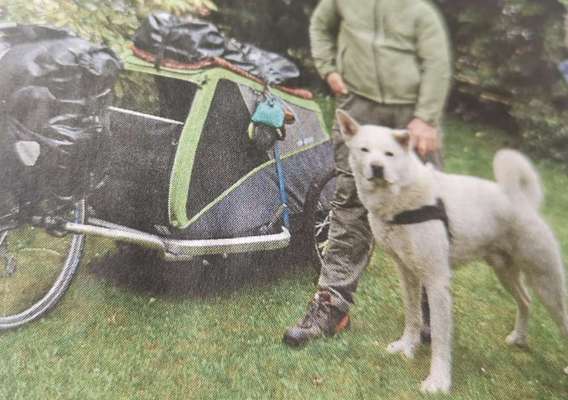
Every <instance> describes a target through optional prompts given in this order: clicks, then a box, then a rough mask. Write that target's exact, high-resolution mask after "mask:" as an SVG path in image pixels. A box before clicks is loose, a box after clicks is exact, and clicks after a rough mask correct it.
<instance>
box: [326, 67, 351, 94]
mask: <svg viewBox="0 0 568 400" xmlns="http://www.w3.org/2000/svg"><path fill="white" fill-rule="evenodd" d="M325 80H326V82H327V84H328V85H329V88H330V89H331V91H332V92H333V94H334V95H336V96H339V95H346V94H347V93H348V90H347V85H346V84H345V82H344V81H343V78H342V77H341V75H340V74H339V73H337V72H332V73H331V74H329V75H328V76H327V77H326V78H325Z"/></svg>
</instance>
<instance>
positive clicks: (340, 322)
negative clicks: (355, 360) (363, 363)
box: [284, 0, 451, 346]
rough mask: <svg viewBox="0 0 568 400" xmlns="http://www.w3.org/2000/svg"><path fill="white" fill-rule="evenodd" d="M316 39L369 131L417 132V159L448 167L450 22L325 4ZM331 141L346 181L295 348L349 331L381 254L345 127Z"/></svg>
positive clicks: (413, 8)
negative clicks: (357, 295) (362, 285)
mask: <svg viewBox="0 0 568 400" xmlns="http://www.w3.org/2000/svg"><path fill="white" fill-rule="evenodd" d="M310 40H311V45H312V55H313V58H314V61H315V65H316V68H317V69H318V71H319V73H320V74H321V77H322V78H323V79H324V80H325V81H326V82H327V84H328V85H329V87H330V89H331V91H332V92H333V93H334V94H335V95H336V97H337V104H338V107H339V108H340V109H342V110H345V111H347V112H348V113H349V114H350V115H351V116H353V117H354V118H355V119H356V120H357V121H358V122H359V123H361V124H375V125H383V126H390V127H392V128H406V129H408V130H409V132H410V135H411V139H412V141H413V143H414V145H415V148H416V151H417V153H418V155H419V156H421V158H422V159H423V160H425V161H430V162H432V163H433V164H434V165H435V166H437V167H438V168H441V162H442V159H441V152H440V148H441V132H440V129H439V126H440V121H441V118H442V113H443V110H444V106H445V103H446V99H447V96H448V92H449V88H450V80H451V61H450V49H449V41H448V36H447V31H446V28H445V25H444V22H443V20H442V18H441V16H440V14H439V12H438V11H437V9H436V8H435V7H434V6H433V5H432V4H431V3H430V2H429V1H427V0H320V3H319V4H318V6H317V7H316V10H315V11H314V14H313V16H312V19H311V25H310ZM332 139H333V143H334V147H335V164H336V171H337V178H336V193H335V197H334V200H333V203H332V204H333V210H332V220H331V226H330V230H329V245H328V248H327V251H326V254H325V257H324V262H323V265H322V269H321V274H320V278H319V282H318V291H317V293H316V295H315V297H314V299H313V300H312V301H311V302H310V305H309V308H308V311H307V314H306V315H305V317H304V318H302V319H301V320H300V321H298V323H297V324H296V325H294V326H292V327H290V328H289V329H288V330H286V332H285V334H284V342H285V343H287V344H288V345H291V346H298V345H302V344H305V343H306V342H308V341H309V340H311V339H314V338H318V337H322V336H332V335H334V334H335V333H337V332H340V331H341V330H343V329H345V328H347V327H348V326H349V322H350V321H349V315H348V311H349V308H350V306H351V305H352V304H353V302H354V299H353V294H354V292H355V291H356V289H357V284H358V281H359V278H360V277H361V274H362V273H363V270H364V269H365V267H366V266H367V264H368V262H369V259H370V255H371V252H372V249H373V236H372V233H371V231H370V227H369V223H368V221H367V212H366V210H365V209H364V207H363V206H362V204H361V202H360V201H359V199H358V197H357V191H356V188H355V182H354V179H353V175H352V173H351V170H350V167H349V163H348V150H347V147H346V146H345V144H344V143H343V140H342V138H341V134H340V132H339V128H338V127H337V124H336V126H335V127H334V129H333V136H332ZM425 311H427V310H425Z"/></svg>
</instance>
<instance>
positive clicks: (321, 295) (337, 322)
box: [283, 291, 350, 347]
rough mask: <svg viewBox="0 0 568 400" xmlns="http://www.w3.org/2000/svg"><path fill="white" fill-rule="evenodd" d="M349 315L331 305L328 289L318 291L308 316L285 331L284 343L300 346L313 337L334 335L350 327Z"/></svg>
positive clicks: (311, 302) (310, 305)
mask: <svg viewBox="0 0 568 400" xmlns="http://www.w3.org/2000/svg"><path fill="white" fill-rule="evenodd" d="M349 323H350V321H349V315H348V314H347V313H346V312H343V311H341V310H339V309H338V308H337V307H335V306H332V305H331V295H330V294H329V292H327V291H321V292H318V293H316V295H315V297H314V298H313V299H312V301H310V304H309V306H308V312H307V313H306V316H305V317H304V318H303V319H301V320H300V321H298V323H297V324H296V325H294V326H293V327H291V328H288V329H287V330H286V332H285V333H284V339H283V340H284V343H286V344H287V345H288V346H292V347H298V346H302V345H304V344H306V343H307V342H309V341H310V340H312V339H316V338H320V337H323V336H333V335H335V334H336V333H339V332H341V331H343V330H345V329H348V328H349Z"/></svg>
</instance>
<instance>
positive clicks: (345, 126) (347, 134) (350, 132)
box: [335, 110, 360, 140]
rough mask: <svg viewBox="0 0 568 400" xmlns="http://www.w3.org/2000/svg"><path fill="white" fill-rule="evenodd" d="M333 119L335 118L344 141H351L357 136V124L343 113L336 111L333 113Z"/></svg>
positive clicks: (358, 127)
mask: <svg viewBox="0 0 568 400" xmlns="http://www.w3.org/2000/svg"><path fill="white" fill-rule="evenodd" d="M335 117H336V118H337V123H338V124H339V129H340V130H341V133H342V135H343V137H344V138H345V139H347V140H348V139H351V138H352V137H353V136H355V135H356V134H357V132H359V129H360V126H359V124H358V123H357V121H355V120H354V119H353V118H352V117H351V116H350V115H349V114H347V113H346V112H345V111H343V110H337V111H336V112H335Z"/></svg>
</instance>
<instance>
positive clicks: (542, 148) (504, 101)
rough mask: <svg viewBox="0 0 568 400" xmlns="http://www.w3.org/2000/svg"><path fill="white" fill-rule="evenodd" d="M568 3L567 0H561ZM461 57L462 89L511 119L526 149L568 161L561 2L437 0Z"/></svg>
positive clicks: (458, 60) (457, 71) (457, 89)
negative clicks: (559, 64)
mask: <svg viewBox="0 0 568 400" xmlns="http://www.w3.org/2000/svg"><path fill="white" fill-rule="evenodd" d="M562 1H563V2H565V3H568V1H567V0H562ZM436 2H437V3H438V4H439V7H440V9H441V10H442V12H443V13H444V14H445V16H446V19H447V21H448V25H449V28H450V31H451V35H452V41H453V45H454V55H455V80H456V84H455V92H456V94H457V95H458V96H457V97H458V98H459V97H460V95H461V96H466V97H470V98H471V97H473V98H475V100H476V101H477V103H478V105H480V106H481V107H480V109H486V108H493V109H499V110H501V118H511V119H512V121H513V122H514V126H515V129H516V132H514V133H516V134H518V135H519V136H520V138H521V139H522V144H523V145H524V146H525V147H527V148H529V149H531V150H532V151H533V152H535V153H537V154H539V155H541V156H547V157H552V158H554V159H558V160H562V161H568V84H567V83H566V82H565V81H564V80H563V78H562V75H561V74H560V73H559V71H558V69H557V65H558V62H560V61H561V60H562V59H564V58H566V57H567V50H566V47H565V43H564V38H565V32H564V30H563V29H564V25H563V15H564V14H565V11H566V10H565V8H564V6H563V5H562V4H561V3H560V2H559V1H556V0H540V1H538V2H535V1H533V0H499V1H495V0H477V1H475V2H472V1H468V0H436Z"/></svg>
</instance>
